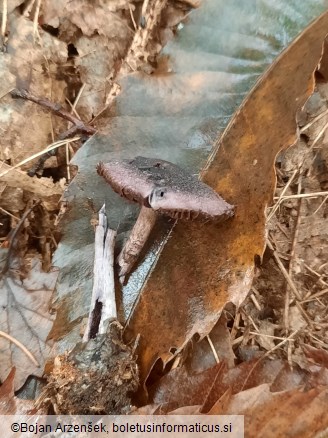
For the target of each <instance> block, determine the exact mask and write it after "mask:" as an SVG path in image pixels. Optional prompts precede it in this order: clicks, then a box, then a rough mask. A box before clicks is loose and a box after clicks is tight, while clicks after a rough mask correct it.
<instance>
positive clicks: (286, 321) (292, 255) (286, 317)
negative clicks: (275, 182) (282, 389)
mask: <svg viewBox="0 0 328 438" xmlns="http://www.w3.org/2000/svg"><path fill="white" fill-rule="evenodd" d="M301 191H302V179H301V176H300V178H299V181H298V186H297V193H298V194H300V193H301ZM301 206H302V199H299V201H298V207H297V220H296V224H295V227H294V232H293V239H292V244H291V250H290V260H289V267H288V274H289V276H290V278H291V279H292V275H293V264H294V258H295V248H296V243H297V238H298V232H299V225H300V222H301V214H300V213H301ZM289 301H290V293H289V287H288V285H287V287H286V296H285V311H284V324H285V332H286V334H287V333H288V331H289V305H290V302H289ZM290 365H291V363H290Z"/></svg>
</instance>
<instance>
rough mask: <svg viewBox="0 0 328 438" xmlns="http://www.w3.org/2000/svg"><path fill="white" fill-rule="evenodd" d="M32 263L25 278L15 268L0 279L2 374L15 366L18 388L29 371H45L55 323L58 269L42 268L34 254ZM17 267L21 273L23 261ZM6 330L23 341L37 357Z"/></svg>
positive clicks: (0, 357)
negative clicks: (52, 303) (53, 311)
mask: <svg viewBox="0 0 328 438" xmlns="http://www.w3.org/2000/svg"><path fill="white" fill-rule="evenodd" d="M3 257H6V253H5V251H4V250H2V251H1V258H3ZM25 262H26V260H25ZM29 264H30V266H29V272H28V275H27V276H26V278H23V279H21V278H20V276H19V275H17V273H16V274H15V273H14V272H13V270H12V269H11V270H9V271H8V272H7V273H6V274H4V275H2V278H1V279H0V290H1V294H0V306H1V309H2V312H1V319H0V330H1V331H2V332H3V335H2V336H0V352H1V354H0V378H1V379H3V378H4V377H5V376H6V375H7V374H8V372H9V371H10V370H11V368H12V367H13V366H15V367H16V369H17V372H16V375H15V389H19V388H20V387H21V386H22V385H23V383H24V382H25V380H26V378H27V377H28V376H29V375H35V376H42V375H43V366H44V363H45V361H46V360H47V358H48V356H49V354H50V349H51V348H50V345H49V344H48V343H47V336H48V333H49V331H50V329H51V326H52V323H53V316H52V315H51V314H50V313H49V306H50V300H51V296H52V292H53V289H54V287H55V283H56V278H57V275H58V272H56V271H53V272H49V273H45V272H42V269H41V261H40V260H39V259H38V258H32V259H31V260H30V261H29ZM16 265H17V263H16ZM17 271H18V274H19V264H18V265H17ZM4 334H7V335H9V336H11V337H12V338H13V339H14V340H16V341H18V342H19V343H20V344H22V345H23V347H25V348H26V349H27V350H28V352H29V353H30V355H32V356H33V357H32V358H31V357H30V356H28V355H27V353H26V352H25V351H23V350H22V348H21V347H19V346H17V344H15V343H14V341H13V342H12V341H10V340H9V339H8V338H5V337H4Z"/></svg>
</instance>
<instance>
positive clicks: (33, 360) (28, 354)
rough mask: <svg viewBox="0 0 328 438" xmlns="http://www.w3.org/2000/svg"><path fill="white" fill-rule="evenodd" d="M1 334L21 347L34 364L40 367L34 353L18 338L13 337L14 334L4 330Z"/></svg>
mask: <svg viewBox="0 0 328 438" xmlns="http://www.w3.org/2000/svg"><path fill="white" fill-rule="evenodd" d="M0 336H2V337H3V338H5V339H8V341H10V342H12V343H13V344H15V345H16V346H17V347H18V348H20V349H21V350H22V351H23V353H25V354H26V356H27V357H28V358H29V359H30V360H31V361H32V362H33V363H34V365H36V366H37V367H40V365H39V363H38V361H37V360H36V359H35V357H34V356H33V354H32V353H31V352H30V351H28V349H27V348H26V347H25V346H24V345H23V344H22V343H21V342H19V341H18V340H17V339H15V338H13V337H12V336H10V335H8V334H7V333H5V332H3V331H0Z"/></svg>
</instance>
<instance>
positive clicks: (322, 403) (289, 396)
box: [210, 385, 328, 438]
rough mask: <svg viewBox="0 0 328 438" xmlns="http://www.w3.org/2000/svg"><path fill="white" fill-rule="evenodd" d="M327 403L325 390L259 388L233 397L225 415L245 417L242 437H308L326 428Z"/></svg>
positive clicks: (326, 391)
mask: <svg viewBox="0 0 328 438" xmlns="http://www.w3.org/2000/svg"><path fill="white" fill-rule="evenodd" d="M327 402H328V389H327V387H318V388H314V389H311V390H310V391H304V392H303V391H300V390H297V389H293V390H290V391H284V392H278V393H274V394H273V393H272V392H270V390H269V386H268V385H261V386H258V387H256V388H252V389H249V390H248V391H243V392H241V393H239V394H237V395H235V396H233V397H232V399H231V401H230V404H229V406H228V408H227V411H226V412H225V414H226V415H228V414H230V415H233V414H239V415H245V436H256V437H260V438H261V437H265V438H271V437H272V438H280V437H281V438H283V437H286V436H288V437H291V438H292V437H295V438H296V437H297V438H298V437H302V438H307V437H309V438H310V437H314V436H317V434H319V433H320V432H324V431H325V430H326V429H327V427H328V416H327V415H326V409H325V408H326V403H327ZM218 412H220V410H219V411H218ZM210 413H211V414H216V413H217V412H216V409H215V407H214V408H213V409H212V410H211V412H210ZM320 436H322V435H320Z"/></svg>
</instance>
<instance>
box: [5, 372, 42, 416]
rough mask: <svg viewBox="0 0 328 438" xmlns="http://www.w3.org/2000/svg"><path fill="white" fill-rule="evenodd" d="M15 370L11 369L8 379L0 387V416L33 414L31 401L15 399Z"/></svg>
mask: <svg viewBox="0 0 328 438" xmlns="http://www.w3.org/2000/svg"><path fill="white" fill-rule="evenodd" d="M15 373H16V369H15V367H14V368H12V369H11V371H10V373H9V374H8V377H7V378H6V379H5V381H4V382H3V384H2V385H1V386H0V414H1V415H15V414H16V415H26V414H32V413H35V410H34V402H33V401H32V400H22V399H19V398H17V397H15V394H14V379H15Z"/></svg>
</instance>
